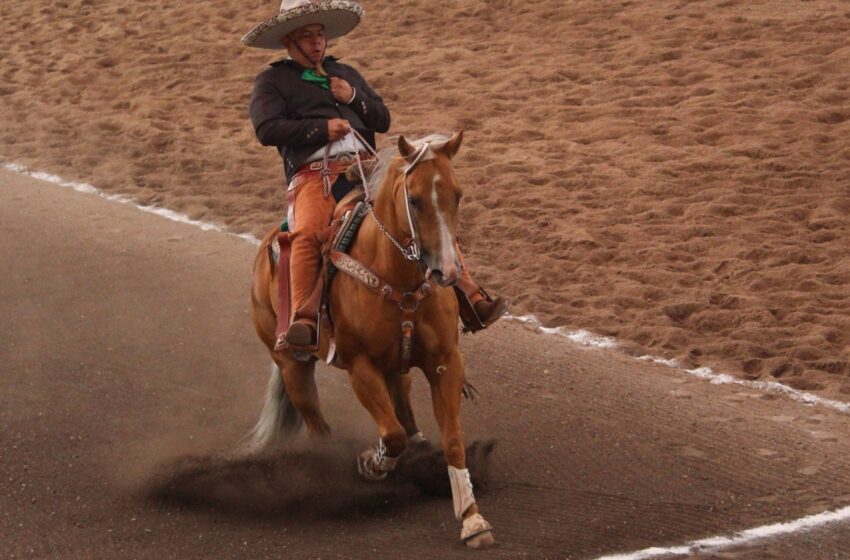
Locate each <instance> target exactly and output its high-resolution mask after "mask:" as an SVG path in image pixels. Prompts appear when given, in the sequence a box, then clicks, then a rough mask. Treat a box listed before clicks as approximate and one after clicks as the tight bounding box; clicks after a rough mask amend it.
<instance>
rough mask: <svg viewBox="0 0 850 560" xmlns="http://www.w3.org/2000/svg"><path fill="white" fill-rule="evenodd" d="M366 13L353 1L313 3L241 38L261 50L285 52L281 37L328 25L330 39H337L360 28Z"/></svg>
mask: <svg viewBox="0 0 850 560" xmlns="http://www.w3.org/2000/svg"><path fill="white" fill-rule="evenodd" d="M363 13H364V10H363V6H361V5H360V4H358V3H357V2H354V1H352V0H326V1H324V2H311V3H309V4H304V5H302V6H298V7H297V8H292V9H289V10H284V11H282V12H280V13H279V14H278V15H276V16H275V17H273V18H271V19H269V20H266V21H264V22H263V23H261V24H260V25H258V26H256V27H255V28H254V29H252V30H251V31H249V32H248V33H247V34H246V35H245V36H244V37H242V42H243V43H244V44H246V45H248V46H249V47H256V48H258V49H282V48H284V47H283V45H282V44H281V42H280V40H281V38H283V37H286V36H287V35H289V34H290V33H292V32H293V31H295V30H296V29H298V28H299V27H304V26H305V25H312V24H316V23H320V24H322V25H324V26H325V36H326V37H327V38H328V39H335V38H337V37H342V36H343V35H345V34H347V33H350V32H351V30H352V29H354V28H355V27H357V24H358V23H360V18H362V17H363Z"/></svg>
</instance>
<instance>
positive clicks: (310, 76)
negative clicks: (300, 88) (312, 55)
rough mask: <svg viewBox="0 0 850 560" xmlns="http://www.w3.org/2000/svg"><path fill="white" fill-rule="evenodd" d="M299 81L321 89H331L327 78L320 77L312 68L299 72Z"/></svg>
mask: <svg viewBox="0 0 850 560" xmlns="http://www.w3.org/2000/svg"><path fill="white" fill-rule="evenodd" d="M301 79H302V80H304V81H305V82H312V83H314V84H316V85H318V86H319V87H323V88H325V89H331V82H330V80H328V77H327V76H320V75H319V74H318V73H317V72H316V71H315V70H313V69H312V68H308V69H306V70H304V71H303V72H301Z"/></svg>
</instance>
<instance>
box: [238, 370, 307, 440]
mask: <svg viewBox="0 0 850 560" xmlns="http://www.w3.org/2000/svg"><path fill="white" fill-rule="evenodd" d="M303 425H304V419H303V418H302V417H301V414H300V413H299V412H298V410H296V408H295V405H293V404H292V400H290V398H289V393H287V392H286V385H285V384H284V383H283V376H282V375H281V371H280V368H279V367H278V365H277V364H272V373H271V377H269V382H268V385H267V386H266V397H265V401H264V402H263V411H262V412H261V413H260V419H259V420H257V424H256V425H255V426H254V427H253V428H252V429H251V431H250V432H248V435H247V436H245V443H246V445H247V446H248V448H249V449H250V450H252V451H262V450H264V449H266V448H268V447H269V446H271V445H274V444H276V443H279V442H281V441H283V440H285V439H286V438H287V436H294V435H295V434H297V433H298V432H299V431H300V430H301V426H303Z"/></svg>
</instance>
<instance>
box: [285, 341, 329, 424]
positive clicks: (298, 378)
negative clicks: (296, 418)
mask: <svg viewBox="0 0 850 560" xmlns="http://www.w3.org/2000/svg"><path fill="white" fill-rule="evenodd" d="M274 361H275V362H276V363H277V365H278V366H279V367H280V369H281V371H282V372H283V382H284V384H285V385H286V392H287V393H288V395H289V399H290V400H291V401H292V404H293V405H294V406H295V408H296V409H297V410H298V412H300V413H301V416H302V417H303V418H304V422H305V423H306V424H307V432H308V433H309V434H311V435H328V434H330V433H331V428H330V426H328V423H327V422H326V421H325V417H324V416H322V409H321V407H320V406H319V390H318V389H317V388H316V378H315V369H316V362H315V361H314V360H310V361H309V362H301V361H298V360H295V359H294V358H292V357H290V356H288V355H286V354H284V353H280V352H275V353H274Z"/></svg>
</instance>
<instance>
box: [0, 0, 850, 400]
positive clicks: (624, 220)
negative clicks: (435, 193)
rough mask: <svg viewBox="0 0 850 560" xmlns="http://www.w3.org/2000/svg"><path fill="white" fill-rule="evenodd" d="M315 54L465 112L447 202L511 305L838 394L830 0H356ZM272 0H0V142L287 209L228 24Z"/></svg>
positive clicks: (188, 191) (251, 17)
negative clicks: (459, 198) (358, 21)
mask: <svg viewBox="0 0 850 560" xmlns="http://www.w3.org/2000/svg"><path fill="white" fill-rule="evenodd" d="M365 5H366V8H367V17H366V19H365V20H364V22H363V24H362V25H361V26H360V27H359V28H358V29H357V30H356V31H355V33H353V34H352V35H351V36H349V37H346V38H344V39H343V40H340V41H339V42H338V44H337V45H335V46H334V47H333V48H332V49H331V52H332V53H334V54H336V55H337V56H341V57H342V58H343V60H344V61H345V62H349V63H351V64H353V65H355V66H356V67H358V68H359V69H360V70H361V71H362V73H363V74H364V75H365V76H366V77H367V78H368V79H369V80H370V81H371V83H372V84H373V85H374V86H375V88H376V89H377V90H378V91H379V92H381V93H382V94H383V96H384V97H385V99H386V101H387V103H388V105H389V106H390V109H391V110H392V112H393V115H394V122H393V127H392V130H391V132H392V133H396V134H397V133H404V134H407V135H412V136H416V135H418V134H422V133H426V132H432V131H443V132H447V131H449V130H452V129H458V128H464V129H465V130H466V132H467V136H466V138H467V141H466V146H465V148H464V150H463V151H462V152H461V160H460V161H459V163H458V164H459V168H460V177H461V179H462V181H463V183H464V184H465V185H466V191H467V192H466V196H465V198H464V200H465V203H464V207H463V214H462V219H463V223H464V240H465V244H466V247H467V252H468V254H469V261H470V263H471V264H472V266H473V268H474V269H475V271H476V273H477V276H478V277H479V279H481V280H482V281H483V283H484V284H485V285H486V286H488V287H490V288H492V289H493V290H495V291H497V292H499V293H503V294H506V295H508V296H510V297H511V298H512V299H513V300H514V302H515V306H514V312H515V313H516V314H524V313H529V312H530V313H534V314H535V315H537V316H538V317H540V318H541V319H542V320H543V322H544V323H545V324H546V325H547V326H556V325H557V326H564V327H567V328H570V329H576V328H585V329H589V330H592V331H594V332H596V333H599V334H605V335H611V336H615V337H616V338H618V339H619V340H621V341H622V342H623V345H624V349H625V350H626V351H628V352H633V353H636V354H644V353H651V354H654V355H659V356H664V357H667V358H677V359H678V360H679V361H680V363H682V364H683V365H685V366H696V365H709V366H713V367H716V368H718V369H720V370H722V371H729V372H733V373H735V374H737V375H741V376H744V377H747V378H750V379H762V380H773V379H778V380H780V381H782V382H784V383H788V384H789V385H791V386H793V387H796V388H799V389H804V390H812V391H817V392H819V393H820V394H822V395H824V396H828V397H831V398H842V399H845V400H846V399H847V395H848V394H850V381H848V379H850V334H848V333H850V288H848V286H850V258H848V254H847V247H848V244H850V239H848V233H849V232H850V229H849V228H848V226H849V225H850V221H848V214H850V196H848V195H849V194H850V191H848V188H850V187H848V184H850V166H848V160H850V122H848V121H850V109H848V107H850V89H848V88H850V75H848V73H847V68H848V67H850V46H848V43H847V37H848V33H850V11H848V6H847V5H846V3H844V2H838V1H835V0H815V1H810V2H788V1H786V0H770V1H765V0H761V1H750V0H701V1H681V0H662V1H654V2H626V1H624V2H619V1H617V2H614V1H603V2H600V1H598V0H577V1H570V2H565V1H564V0H522V1H519V0H486V1H471V0H447V1H445V2H440V3H439V9H435V7H434V6H435V4H434V3H433V2H422V1H417V0H394V1H389V0H366V2H365ZM276 6H277V3H276V2H274V1H273V0H249V1H239V2H237V1H235V0H220V1H216V2H173V1H167V0H150V1H146V2H137V1H135V0H133V1H131V0H110V1H108V2H107V1H105V0H66V1H63V2H55V1H52V2H46V1H44V0H37V1H26V2H25V1H23V0H11V1H6V2H3V3H2V5H0V31H2V33H0V52H2V53H3V54H2V66H0V123H2V127H0V159H2V160H4V161H18V162H22V163H25V164H28V165H30V166H32V167H34V168H36V169H42V170H47V171H52V172H55V173H59V174H60V175H62V176H65V177H68V178H70V179H78V180H83V181H86V182H89V183H92V184H94V185H96V186H98V187H99V188H102V189H107V190H111V191H120V192H123V193H126V194H129V195H131V196H133V197H134V198H136V199H138V200H140V201H142V202H144V203H149V204H157V205H163V206H166V207H169V208H174V209H177V210H180V211H182V212H185V213H187V214H189V215H191V216H193V217H196V218H202V219H207V220H210V221H216V222H220V223H226V224H228V225H230V226H232V227H233V228H234V230H236V231H242V232H245V231H249V232H253V233H255V234H259V233H261V232H263V231H264V230H266V228H268V227H269V226H270V225H271V224H274V223H277V222H278V221H279V220H280V218H281V216H283V215H284V212H285V209H284V200H283V196H282V190H281V179H280V167H281V164H280V161H279V158H278V156H277V154H276V153H275V151H274V150H273V149H270V148H262V147H261V146H259V144H258V143H257V142H256V140H255V138H254V136H253V131H252V130H251V126H250V124H249V122H248V120H247V111H246V105H247V101H248V97H249V95H250V91H251V84H252V79H253V77H254V76H255V75H256V74H257V73H258V72H259V71H260V70H261V69H262V68H263V67H264V65H265V64H266V63H267V62H270V61H272V60H274V59H276V58H277V57H278V55H277V54H276V53H273V52H270V51H258V50H250V49H246V48H244V47H243V46H241V45H240V43H239V42H238V38H239V37H240V36H241V35H242V34H243V33H245V32H246V31H247V30H248V29H250V28H251V26H253V25H254V24H255V23H257V22H260V21H263V20H264V19H266V18H267V17H269V16H270V15H271V14H273V13H274V10H275V9H276Z"/></svg>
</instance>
